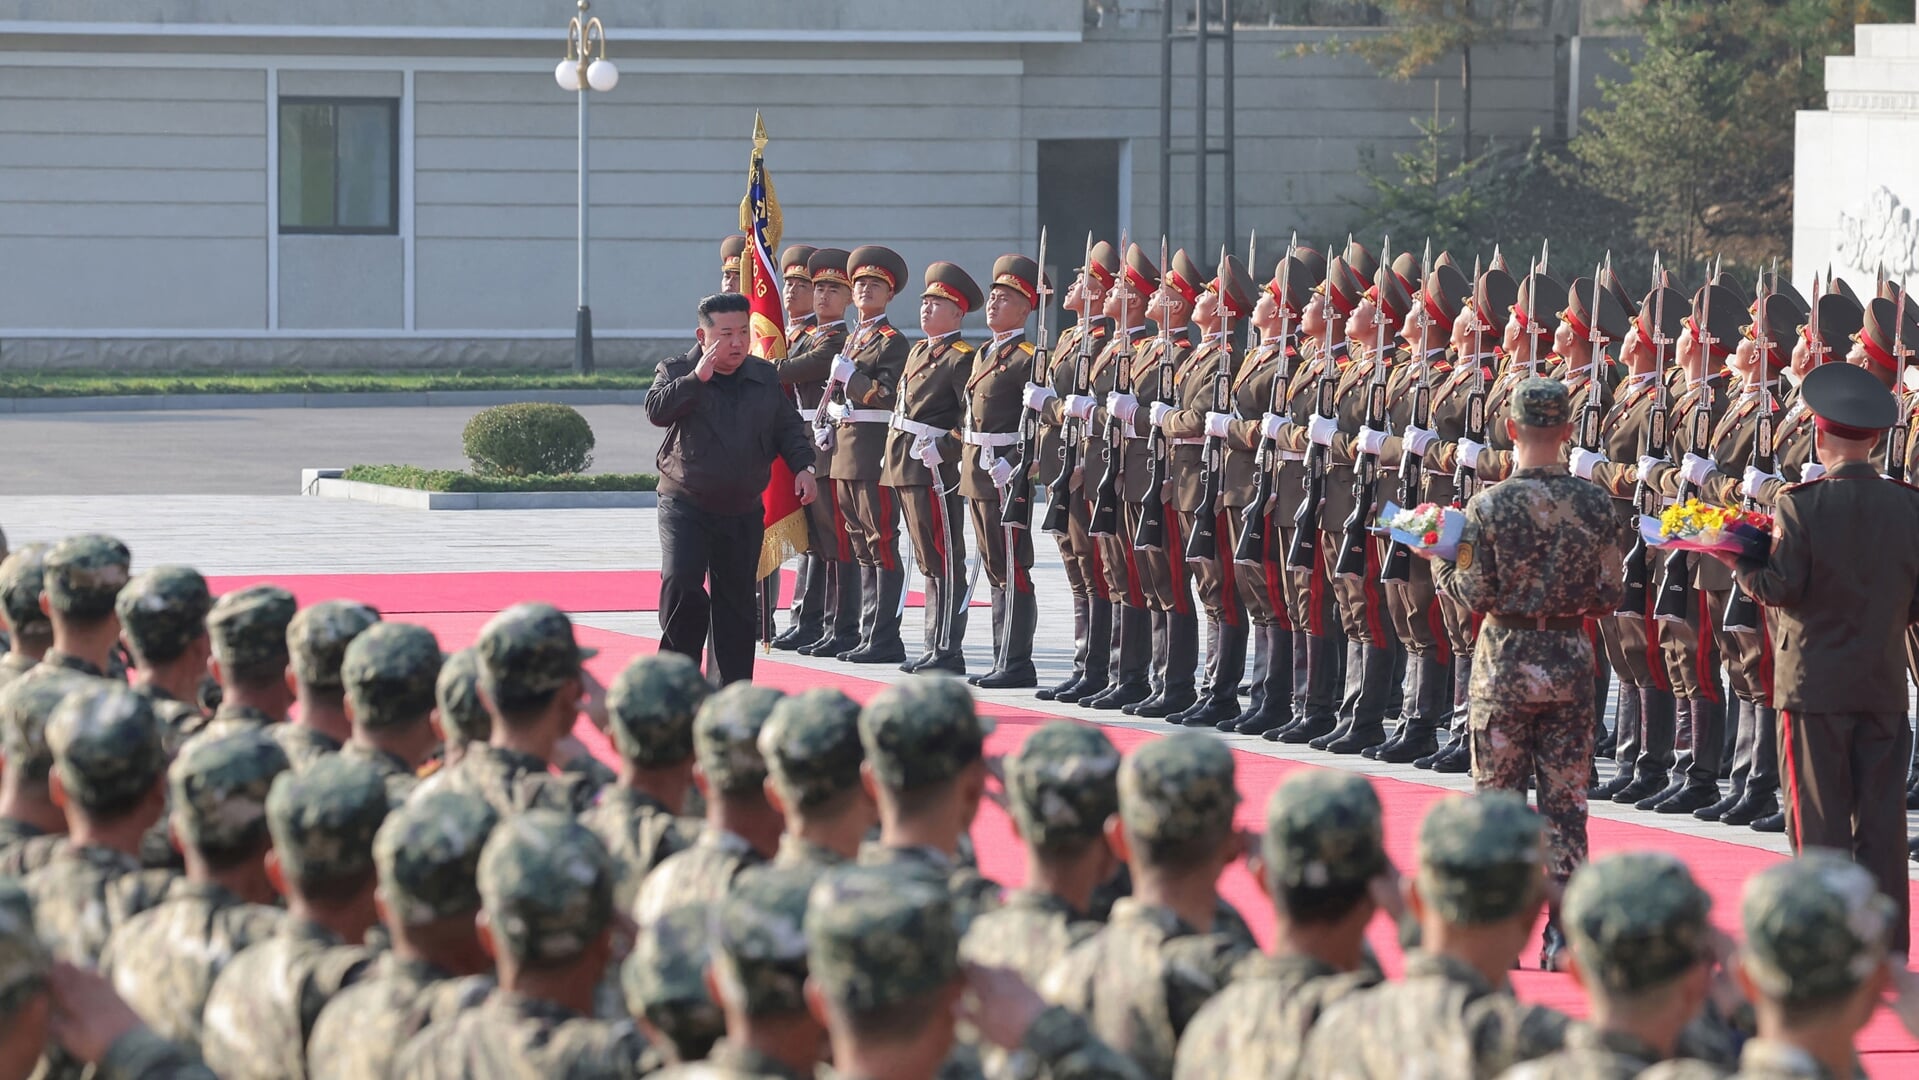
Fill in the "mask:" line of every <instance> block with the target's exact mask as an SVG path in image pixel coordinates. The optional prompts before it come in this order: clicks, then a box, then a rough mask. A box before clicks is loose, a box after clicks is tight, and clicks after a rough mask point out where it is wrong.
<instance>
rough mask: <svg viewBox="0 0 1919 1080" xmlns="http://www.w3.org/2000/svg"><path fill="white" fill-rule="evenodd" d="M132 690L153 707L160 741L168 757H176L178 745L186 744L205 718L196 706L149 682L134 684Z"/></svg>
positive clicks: (178, 749) (178, 750) (178, 751)
mask: <svg viewBox="0 0 1919 1080" xmlns="http://www.w3.org/2000/svg"><path fill="white" fill-rule="evenodd" d="M132 689H133V692H134V693H136V694H139V695H140V696H141V697H143V698H146V699H147V703H148V704H149V705H152V706H153V715H155V716H157V717H159V718H160V723H161V725H162V727H161V729H160V737H161V741H162V742H163V743H164V744H165V745H166V748H167V753H168V754H169V755H171V756H178V755H179V753H180V744H181V743H184V742H186V741H187V738H188V736H190V735H192V734H193V733H194V732H195V731H197V730H199V727H200V724H201V723H202V722H203V721H204V720H205V719H206V717H205V716H204V715H203V714H202V713H201V712H200V709H199V707H198V706H196V705H191V704H188V703H187V702H184V701H181V700H180V699H179V698H177V697H174V696H173V695H172V694H169V693H167V692H166V691H165V690H162V689H160V688H159V687H157V686H155V685H153V684H152V683H150V682H146V681H144V680H142V681H141V682H137V683H134V684H133V687H132Z"/></svg>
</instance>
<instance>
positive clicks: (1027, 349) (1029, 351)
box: [1019, 341, 1037, 356]
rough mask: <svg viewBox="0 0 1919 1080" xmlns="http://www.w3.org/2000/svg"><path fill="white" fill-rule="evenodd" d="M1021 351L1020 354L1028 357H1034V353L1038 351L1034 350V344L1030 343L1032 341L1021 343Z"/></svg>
mask: <svg viewBox="0 0 1919 1080" xmlns="http://www.w3.org/2000/svg"><path fill="white" fill-rule="evenodd" d="M1019 351H1020V352H1023V353H1025V354H1026V355H1028V356H1031V355H1033V353H1034V352H1036V351H1037V350H1035V349H1034V348H1033V343H1032V342H1030V341H1022V342H1020V343H1019Z"/></svg>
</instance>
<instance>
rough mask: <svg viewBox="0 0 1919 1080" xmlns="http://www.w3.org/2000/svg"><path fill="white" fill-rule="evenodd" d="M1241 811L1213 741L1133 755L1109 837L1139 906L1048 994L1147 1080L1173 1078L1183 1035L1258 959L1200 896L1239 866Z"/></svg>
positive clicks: (1059, 967)
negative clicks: (1239, 968) (1238, 970)
mask: <svg viewBox="0 0 1919 1080" xmlns="http://www.w3.org/2000/svg"><path fill="white" fill-rule="evenodd" d="M1238 806H1239V793H1238V792H1237V791H1236V790H1234V787H1233V753H1232V751H1230V750H1228V749H1226V745H1225V744H1224V743H1222V742H1220V741H1219V740H1218V739H1217V738H1215V737H1214V736H1212V735H1202V734H1200V733H1198V732H1184V733H1181V734H1176V735H1171V736H1168V737H1166V738H1164V739H1158V740H1155V741H1153V742H1149V743H1147V744H1146V745H1144V746H1141V747H1140V748H1139V749H1137V750H1135V751H1133V753H1132V755H1131V756H1130V757H1128V758H1127V759H1126V761H1125V763H1124V764H1123V765H1122V766H1121V767H1120V772H1119V825H1118V827H1116V828H1109V829H1108V830H1107V836H1108V839H1109V840H1110V841H1111V842H1112V843H1113V845H1114V850H1115V852H1116V853H1118V854H1120V855H1121V856H1122V857H1123V858H1125V859H1126V862H1127V865H1128V866H1129V867H1131V869H1132V875H1133V891H1134V895H1132V896H1129V897H1127V898H1125V899H1122V900H1120V901H1118V902H1117V903H1115V904H1114V905H1113V914H1112V918H1111V920H1110V921H1109V922H1108V923H1107V924H1106V926H1104V927H1103V928H1101V930H1100V932H1099V933H1097V934H1095V935H1093V936H1092V937H1091V938H1089V939H1087V940H1086V941H1085V942H1083V943H1081V944H1080V945H1078V946H1077V947H1075V948H1074V949H1073V950H1072V951H1071V952H1069V953H1067V954H1066V956H1065V958H1064V959H1062V960H1061V961H1060V962H1059V963H1058V964H1056V965H1055V966H1054V967H1053V969H1052V970H1051V971H1050V972H1048V973H1047V975H1046V978H1045V981H1044V982H1043V983H1042V984H1041V987H1040V989H1041V992H1043V993H1044V994H1045V995H1046V997H1047V999H1048V1000H1050V1001H1054V1002H1057V1003H1058V1004H1061V1005H1064V1006H1066V1007H1067V1008H1069V1009H1071V1010H1072V1011H1074V1012H1075V1013H1078V1014H1080V1015H1082V1016H1085V1017H1087V1018H1088V1019H1089V1020H1090V1022H1091V1024H1092V1028H1093V1031H1094V1032H1095V1033H1097V1034H1098V1035H1099V1036H1100V1037H1101V1038H1103V1039H1105V1040H1106V1041H1107V1042H1108V1043H1111V1044H1112V1045H1113V1046H1114V1047H1115V1048H1116V1049H1118V1050H1121V1051H1123V1052H1124V1053H1126V1054H1127V1055H1129V1056H1130V1057H1132V1059H1133V1060H1134V1061H1135V1062H1137V1063H1138V1064H1139V1066H1140V1068H1141V1069H1142V1070H1143V1071H1144V1072H1145V1073H1146V1074H1147V1075H1148V1076H1156V1077H1162V1078H1164V1077H1170V1076H1172V1074H1173V1052H1174V1048H1175V1047H1176V1046H1177V1045H1178V1043H1179V1038H1180V1034H1181V1033H1182V1032H1184V1031H1185V1030H1186V1025H1187V1024H1188V1023H1189V1022H1190V1021H1191V1020H1192V1018H1193V1016H1194V1014H1196V1013H1197V1012H1199V1009H1200V1006H1202V1005H1204V1004H1206V1002H1207V1000H1208V999H1209V998H1211V997H1212V996H1213V995H1214V994H1216V993H1218V992H1219V990H1220V989H1221V988H1222V987H1224V986H1225V985H1226V983H1227V982H1228V981H1229V980H1230V972H1231V970H1232V968H1233V965H1234V964H1235V963H1237V962H1238V961H1240V960H1242V959H1244V958H1245V956H1246V955H1247V954H1248V953H1249V952H1250V951H1251V942H1250V941H1246V940H1242V939H1239V938H1237V937H1235V936H1233V935H1230V934H1227V933H1222V932H1218V931H1219V930H1220V929H1221V927H1220V925H1219V920H1218V911H1219V909H1218V896H1217V894H1216V893H1214V892H1213V891H1212V890H1210V889H1199V888H1196V887H1195V886H1197V885H1198V884H1200V883H1205V884H1211V885H1216V884H1217V882H1218V881H1219V876H1220V874H1222V873H1224V872H1225V870H1226V868H1227V867H1228V866H1231V865H1232V864H1233V862H1234V861H1235V860H1236V859H1238V858H1239V855H1240V850H1241V849H1240V837H1239V834H1238V833H1237V832H1236V831H1235V830H1234V828H1233V811H1234V810H1235V809H1236V808H1237V807H1238Z"/></svg>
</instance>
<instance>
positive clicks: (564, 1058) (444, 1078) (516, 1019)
mask: <svg viewBox="0 0 1919 1080" xmlns="http://www.w3.org/2000/svg"><path fill="white" fill-rule="evenodd" d="M646 1056H647V1045H646V1040H645V1039H643V1038H641V1037H640V1033H639V1031H638V1030H637V1029H635V1028H634V1026H633V1024H632V1022H631V1021H622V1020H612V1021H609V1020H593V1019H590V1018H588V1017H584V1016H581V1015H580V1014H578V1013H576V1012H573V1011H572V1010H570V1009H567V1008H565V1007H564V1006H561V1005H556V1004H554V1003H553V1002H550V1001H540V1000H536V999H533V998H528V997H522V996H521V995H519V994H516V993H513V992H512V991H510V990H495V991H494V992H493V993H492V994H491V995H490V996H488V998H487V999H486V1000H485V1001H483V1002H481V1003H480V1004H479V1005H477V1006H475V1007H474V1008H471V1009H468V1010H466V1011H465V1012H463V1013H460V1014H459V1015H458V1016H455V1017H453V1018H451V1019H448V1020H443V1021H440V1022H437V1023H434V1024H432V1025H430V1026H428V1027H427V1029H426V1030H425V1031H422V1032H420V1034H418V1035H416V1036H414V1037H413V1040H412V1041H411V1042H409V1043H407V1044H406V1047H405V1048H404V1049H402V1050H401V1051H400V1054H399V1056H398V1057H397V1058H396V1059H395V1060H394V1065H393V1072H392V1076H393V1077H394V1080H468V1078H470V1077H482V1076H483V1077H486V1078H487V1080H596V1078H599V1077H624V1076H638V1075H640V1074H641V1073H642V1072H643V1071H644V1070H643V1068H642V1061H643V1060H644V1059H645V1058H646Z"/></svg>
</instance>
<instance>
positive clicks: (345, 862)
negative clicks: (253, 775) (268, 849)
mask: <svg viewBox="0 0 1919 1080" xmlns="http://www.w3.org/2000/svg"><path fill="white" fill-rule="evenodd" d="M387 806H388V803H387V794H386V781H385V780H383V779H382V778H381V776H380V773H379V770H377V769H375V768H374V767H373V766H372V765H370V764H368V763H367V762H366V761H364V760H362V759H360V758H353V757H346V756H343V755H340V754H324V755H321V757H320V758H319V759H318V760H316V761H314V762H313V764H311V765H308V766H307V767H306V768H304V769H302V770H300V771H299V772H297V773H295V772H287V773H282V774H281V775H280V776H279V777H278V778H277V779H275V780H274V781H273V788H272V790H271V791H269V792H268V793H267V830H268V831H269V832H271V833H272V834H273V851H274V854H276V855H277V856H279V859H280V865H281V866H282V867H284V868H285V870H286V872H287V874H288V875H289V876H291V877H292V878H294V879H295V880H296V881H298V882H300V883H301V884H303V885H306V886H309V887H310V886H313V885H319V884H327V883H331V882H350V881H352V880H354V879H355V878H358V877H362V876H364V875H366V874H370V873H372V871H373V836H374V834H375V833H377V832H379V831H380V823H381V822H382V821H385V820H386V813H387Z"/></svg>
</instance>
